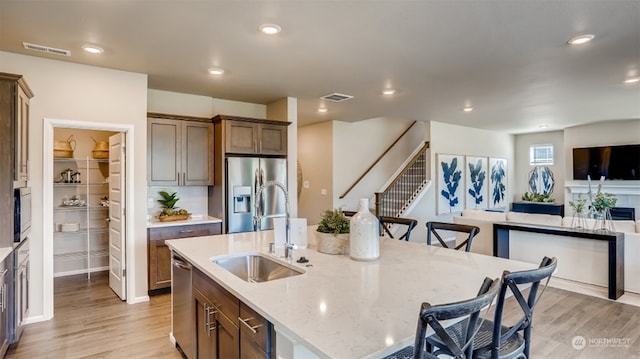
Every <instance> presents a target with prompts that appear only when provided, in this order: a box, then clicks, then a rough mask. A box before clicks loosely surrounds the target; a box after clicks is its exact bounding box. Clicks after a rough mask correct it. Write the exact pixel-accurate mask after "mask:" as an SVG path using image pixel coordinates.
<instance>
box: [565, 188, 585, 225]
mask: <svg viewBox="0 0 640 359" xmlns="http://www.w3.org/2000/svg"><path fill="white" fill-rule="evenodd" d="M569 207H571V209H572V210H573V218H572V219H571V227H573V228H586V227H587V222H586V218H585V213H584V210H585V209H586V208H587V199H586V198H582V196H581V195H578V199H577V200H576V201H575V202H574V201H569Z"/></svg>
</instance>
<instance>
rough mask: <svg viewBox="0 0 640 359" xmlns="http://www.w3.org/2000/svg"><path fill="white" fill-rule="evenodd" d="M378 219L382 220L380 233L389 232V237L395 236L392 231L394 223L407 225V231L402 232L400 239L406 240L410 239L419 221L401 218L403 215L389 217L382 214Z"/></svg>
mask: <svg viewBox="0 0 640 359" xmlns="http://www.w3.org/2000/svg"><path fill="white" fill-rule="evenodd" d="M378 221H379V222H380V235H383V234H385V233H386V234H388V235H389V237H391V238H395V237H394V236H393V234H392V233H391V230H390V229H391V226H393V225H402V226H406V228H405V229H406V231H405V232H404V234H402V235H401V236H400V237H399V238H398V239H399V240H402V239H404V240H405V241H407V242H408V241H409V238H410V237H411V231H413V229H414V228H415V227H416V226H417V225H418V221H417V220H415V219H412V218H401V217H388V216H380V217H378Z"/></svg>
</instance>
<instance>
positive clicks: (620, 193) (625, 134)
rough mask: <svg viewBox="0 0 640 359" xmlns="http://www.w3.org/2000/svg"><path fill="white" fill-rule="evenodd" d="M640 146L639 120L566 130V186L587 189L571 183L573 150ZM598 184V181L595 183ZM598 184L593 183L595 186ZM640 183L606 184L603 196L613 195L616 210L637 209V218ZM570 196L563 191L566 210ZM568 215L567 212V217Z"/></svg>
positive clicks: (573, 181) (616, 182)
mask: <svg viewBox="0 0 640 359" xmlns="http://www.w3.org/2000/svg"><path fill="white" fill-rule="evenodd" d="M626 144H640V119H635V120H620V121H603V122H598V123H594V124H588V125H582V126H575V127H569V128H566V129H565V130H564V151H565V158H566V160H565V166H564V168H565V173H566V178H565V186H571V185H586V183H587V181H584V180H583V181H580V180H573V148H575V147H591V146H607V145H626ZM594 180H596V181H597V179H594ZM596 183H597V182H594V183H593V185H594V188H593V190H594V191H595V190H596V189H595V185H596ZM638 188H640V181H619V180H618V181H605V186H604V188H603V191H604V192H610V193H613V194H615V195H616V198H617V199H618V203H617V204H616V206H618V207H633V208H635V209H636V219H638V217H640V195H638ZM571 196H572V195H571V194H569V193H568V191H565V210H566V209H570V208H569V207H568V201H569V200H571ZM569 214H570V212H567V215H569Z"/></svg>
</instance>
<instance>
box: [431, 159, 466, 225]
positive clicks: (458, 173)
mask: <svg viewBox="0 0 640 359" xmlns="http://www.w3.org/2000/svg"><path fill="white" fill-rule="evenodd" d="M436 172H437V177H438V186H437V191H438V192H437V198H438V201H437V203H438V214H443V213H454V212H461V211H462V210H463V209H464V198H465V196H464V178H465V163H464V156H461V155H449V154H441V153H439V154H438V155H437V171H436Z"/></svg>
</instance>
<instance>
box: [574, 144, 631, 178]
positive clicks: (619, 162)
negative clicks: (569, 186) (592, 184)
mask: <svg viewBox="0 0 640 359" xmlns="http://www.w3.org/2000/svg"><path fill="white" fill-rule="evenodd" d="M587 175H589V176H591V179H593V180H599V179H600V177H601V176H604V177H605V178H606V179H608V180H640V144H638V145H622V146H601V147H586V148H574V149H573V179H574V180H586V179H587Z"/></svg>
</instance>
